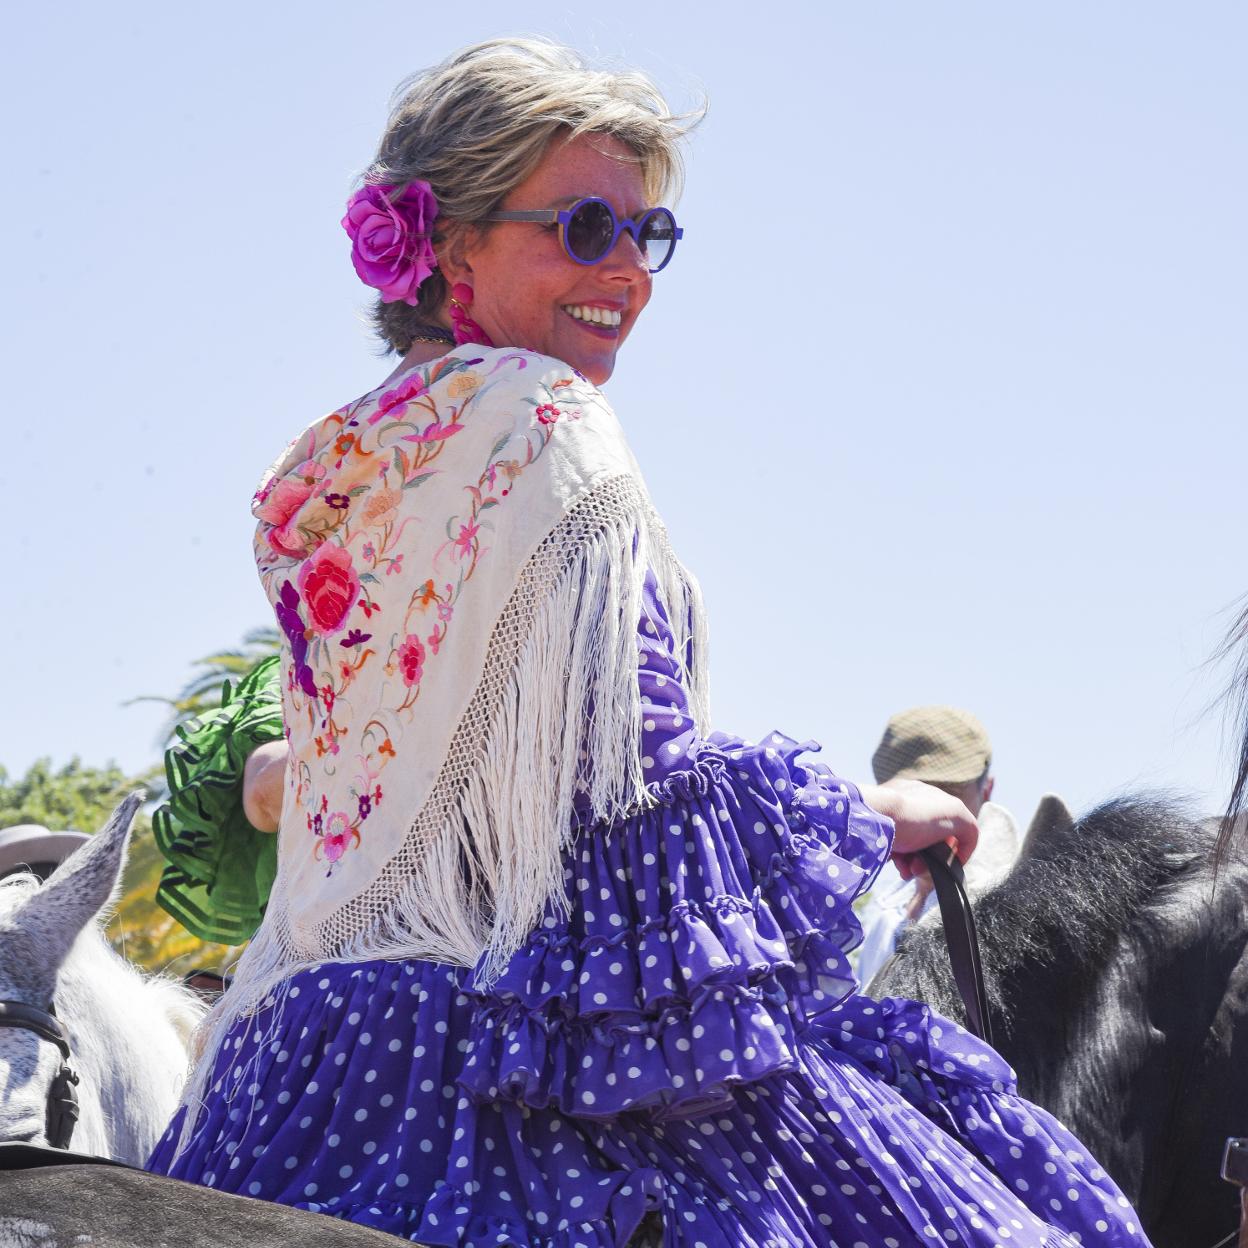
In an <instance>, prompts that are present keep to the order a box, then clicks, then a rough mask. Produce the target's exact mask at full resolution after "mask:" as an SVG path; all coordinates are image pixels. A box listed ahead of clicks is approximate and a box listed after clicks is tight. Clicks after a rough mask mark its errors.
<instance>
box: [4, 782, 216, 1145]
mask: <svg viewBox="0 0 1248 1248" xmlns="http://www.w3.org/2000/svg"><path fill="white" fill-rule="evenodd" d="M141 800H142V794H138V793H136V794H133V795H131V796H130V797H128V798H127V799H126V800H125V801H124V802H123V803H122V804H121V805H120V806H119V807H118V808H117V810H116V811H115V812H114V814H113V817H112V818H111V819H110V820H109V822H108V825H107V826H106V827H105V828H104V830H103V831H102V832H100V833H99V834H98V835H96V836H94V837H92V838H91V840H90V841H89V842H88V843H87V844H85V845H84V846H83V847H82V848H81V849H78V850H75V852H74V853H73V854H71V855H70V857H69V858H67V859H66V860H65V861H64V862H63V863H62V864H61V866H60V867H58V868H57V870H56V872H55V873H54V874H53V875H52V876H51V877H50V878H49V879H48V881H47V882H46V883H44V884H42V885H41V884H39V882H38V881H37V880H36V879H35V877H34V876H31V875H19V876H13V877H11V878H10V879H7V880H3V881H0V1000H3V1001H6V1002H18V1003H20V1004H21V1005H25V1006H31V1007H34V1008H35V1009H36V1010H45V1011H46V1010H47V1009H48V1007H49V1006H52V1012H53V1013H54V1014H55V1016H56V1018H57V1019H58V1020H59V1021H60V1023H61V1024H62V1026H63V1027H64V1028H65V1030H66V1031H67V1032H68V1035H69V1045H70V1057H69V1065H70V1067H71V1068H72V1069H73V1070H74V1071H75V1072H76V1073H77V1075H78V1077H79V1085H78V1100H79V1105H80V1115H81V1116H80V1119H79V1122H78V1125H77V1128H76V1129H75V1131H74V1133H73V1137H72V1141H71V1143H70V1147H71V1148H72V1149H73V1150H74V1151H75V1152H80V1153H94V1154H98V1155H100V1156H105V1157H113V1158H115V1159H116V1160H118V1161H124V1162H128V1163H130V1164H131V1165H142V1164H143V1162H144V1161H145V1160H146V1158H147V1155H148V1154H149V1153H150V1152H151V1150H152V1148H153V1147H154V1146H155V1144H156V1141H157V1140H158V1139H159V1138H160V1135H161V1133H162V1132H163V1131H164V1128H165V1126H166V1125H167V1123H168V1121H169V1119H170V1117H171V1116H172V1114H173V1111H174V1109H175V1108H176V1106H177V1102H178V1094H179V1092H180V1090H181V1087H182V1084H183V1081H184V1080H185V1078H186V1072H187V1065H188V1045H189V1042H190V1036H191V1032H192V1031H193V1030H194V1028H195V1026H196V1024H197V1023H198V1022H199V1020H200V1018H202V1016H203V1014H204V1010H205V1007H204V1006H203V1005H202V1004H201V1003H200V1002H199V1000H198V998H196V996H195V995H194V994H193V993H192V992H190V991H189V990H188V989H185V988H183V987H182V986H181V985H180V984H178V983H176V982H175V981H173V980H169V979H162V978H160V977H157V976H149V975H144V974H143V973H141V972H140V971H139V970H137V969H136V968H135V967H133V966H131V965H130V963H128V962H126V961H125V960H124V959H123V958H120V957H119V956H118V955H117V954H116V953H114V952H113V950H112V949H111V948H110V947H109V945H108V943H107V941H106V940H105V939H104V934H103V930H102V924H101V920H100V912H101V911H102V910H104V909H105V908H106V907H107V905H108V903H109V902H110V901H111V900H112V899H113V897H114V896H115V894H116V892H117V889H118V885H119V882H120V879H121V870H122V866H123V865H124V863H125V858H126V845H127V841H128V839H129V834H130V823H131V821H132V820H133V818H134V813H135V811H136V810H137V809H138V807H139V804H140V802H141ZM61 1066H62V1058H61V1053H60V1051H59V1050H58V1048H57V1046H56V1044H55V1043H53V1042H52V1041H51V1040H49V1039H47V1038H45V1037H44V1036H42V1035H40V1034H38V1033H37V1032H35V1031H31V1030H26V1029H23V1028H19V1027H10V1026H0V1140H5V1141H10V1140H12V1141H28V1142H33V1143H44V1142H46V1135H45V1133H46V1129H47V1122H48V1096H49V1091H50V1090H51V1089H52V1086H53V1083H54V1080H55V1079H56V1076H57V1074H58V1072H59V1071H60V1069H61Z"/></svg>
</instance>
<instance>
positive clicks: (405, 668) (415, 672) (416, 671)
mask: <svg viewBox="0 0 1248 1248" xmlns="http://www.w3.org/2000/svg"><path fill="white" fill-rule="evenodd" d="M398 660H399V670H400V671H401V672H402V673H403V683H404V684H405V685H416V684H419V683H420V678H421V675H422V674H423V672H424V670H425V647H424V645H423V644H422V643H421V640H420V638H419V637H417V636H415V634H412V633H409V634H408V635H407V636H406V637H404V638H403V642H402V644H401V645H400V646H399V649H398Z"/></svg>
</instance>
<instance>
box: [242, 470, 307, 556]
mask: <svg viewBox="0 0 1248 1248" xmlns="http://www.w3.org/2000/svg"><path fill="white" fill-rule="evenodd" d="M312 490H313V483H312V482H309V481H308V480H306V479H291V478H289V477H283V478H282V480H280V481H277V482H274V483H273V485H272V486H271V487H270V488H269V490H268V491H267V493H266V494H265V495H264V500H263V501H262V502H261V503H259V504H258V505H257V506H256V508H255V514H256V518H257V519H258V520H264V521H265V522H267V523H268V524H271V525H272V526H273V527H272V528H271V529H270V530H269V531H268V533H267V534H266V535H265V540H266V541H267V542H268V544H269V545H270V546H271V547H272V548H273V549H274V550H275V551H277V553H278V554H279V555H302V554H306V553H307V549H308V541H307V538H305V537H304V536H303V534H302V533H300V532H299V526H298V523H297V522H298V518H299V509H300V508H301V507H302V506H303V505H304V503H306V502H307V501H308V499H309V498H311V496H312Z"/></svg>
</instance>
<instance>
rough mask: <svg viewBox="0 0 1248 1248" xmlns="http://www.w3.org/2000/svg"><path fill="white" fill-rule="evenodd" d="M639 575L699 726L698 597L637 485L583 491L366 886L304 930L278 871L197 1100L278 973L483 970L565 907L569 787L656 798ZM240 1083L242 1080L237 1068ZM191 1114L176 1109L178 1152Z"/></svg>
mask: <svg viewBox="0 0 1248 1248" xmlns="http://www.w3.org/2000/svg"><path fill="white" fill-rule="evenodd" d="M647 571H649V572H651V573H653V575H654V576H655V578H656V581H657V583H658V589H659V594H660V596H661V599H662V601H663V603H664V605H665V606H666V608H667V611H668V614H669V617H670V622H671V627H672V632H673V635H674V639H675V643H676V654H677V657H678V660H679V661H680V663H681V665H682V669H683V670H682V681H683V683H684V685H685V688H686V692H687V693H688V695H689V698H690V701H691V709H692V712H693V715H694V719H695V723H696V724H697V726H698V728H699V729H700V731H701V732H702V733H705V732H706V731H707V730H708V723H707V718H708V708H707V679H706V670H707V656H706V650H707V644H706V619H705V612H704V608H703V605H702V599H701V595H700V593H699V591H698V588H697V584H696V582H694V580H693V579H692V577H690V576H689V574H688V573H687V572H685V570H684V569H683V568H682V567H681V566H680V564H679V563H678V562H677V561H676V559H675V557H674V556H673V554H672V552H671V549H670V547H669V546H668V543H667V535H666V532H665V531H664V529H663V526H662V523H661V521H660V520H659V519H658V516H657V514H656V513H655V512H654V510H653V508H652V507H651V506H650V505H649V503H648V500H646V498H645V495H644V493H643V492H642V489H641V487H640V485H639V483H638V482H637V481H636V480H635V479H633V478H631V477H619V478H612V479H611V480H609V481H607V482H604V483H603V484H602V485H599V486H597V487H595V489H594V490H592V491H590V492H588V493H587V494H586V495H585V496H583V498H582V499H581V500H579V501H578V503H577V506H576V507H575V508H573V510H572V511H571V512H569V513H568V515H567V516H565V518H564V520H563V521H561V523H560V524H559V525H558V526H556V528H555V529H554V530H553V531H552V532H551V533H550V534H549V535H548V536H547V537H546V538H545V539H544V540H543V542H542V544H541V545H540V546H539V548H538V550H537V551H536V552H535V554H534V555H533V557H532V558H531V559H530V560H529V562H528V564H527V565H526V568H525V570H524V572H523V574H522V576H521V579H520V583H519V584H518V586H517V588H516V591H515V593H514V594H513V596H512V598H511V600H510V601H509V603H508V604H507V607H506V608H505V609H504V611H503V612H502V614H501V615H500V617H499V620H498V622H497V624H496V626H495V628H494V631H493V633H492V635H491V640H490V646H489V652H488V655H487V659H486V664H485V668H484V671H483V673H482V677H481V681H480V684H479V686H478V688H477V690H476V693H475V694H474V697H473V700H472V702H471V703H470V705H469V708H468V710H467V711H466V712H465V715H464V717H463V719H462V720H461V723H460V725H459V728H458V729H457V731H456V735H455V737H454V739H453V741H452V745H451V749H450V751H449V752H448V755H447V758H446V760H445V761H444V765H443V768H442V772H441V774H440V775H439V778H438V781H437V782H436V783H435V785H434V788H433V791H432V793H431V794H430V798H429V800H428V801H427V802H426V803H425V805H424V807H423V809H422V810H421V812H420V813H419V815H418V816H417V818H416V820H415V821H414V823H413V826H412V829H411V832H410V834H409V836H408V837H407V839H406V841H405V842H404V845H403V847H402V849H401V850H400V852H399V853H398V854H396V855H395V856H394V858H392V859H391V861H390V862H388V863H386V864H385V865H384V867H383V868H382V869H381V871H380V872H379V874H378V876H377V878H376V879H375V880H374V882H373V883H372V884H371V885H370V886H369V887H368V888H367V889H365V890H364V891H363V892H362V893H361V894H359V895H358V896H357V897H355V898H353V899H352V900H351V901H350V902H348V903H347V904H346V905H345V906H343V907H341V908H340V909H339V910H338V911H337V912H336V913H335V914H333V915H331V916H330V917H329V919H327V920H325V921H324V922H323V923H322V924H320V926H319V927H317V928H316V929H314V932H313V933H312V934H311V938H310V939H309V937H308V936H305V935H303V934H302V933H300V934H298V935H296V933H294V931H293V930H292V927H291V924H290V919H289V914H288V912H287V908H286V903H285V898H284V896H283V893H282V887H281V883H280V878H279V884H278V886H277V887H276V888H275V890H274V896H273V897H272V898H271V900H270V903H269V912H268V916H267V918H266V920H265V923H264V925H263V927H262V928H261V930H260V932H259V933H257V935H256V937H255V939H254V940H253V941H252V943H251V945H250V946H249V948H248V949H247V950H246V951H245V953H244V954H243V956H242V958H241V959H240V961H239V963H238V966H237V975H236V977H235V981H234V984H233V986H232V987H231V989H230V991H229V993H228V994H227V995H226V997H225V999H224V1000H223V1001H222V1002H221V1004H220V1005H219V1006H218V1007H217V1009H216V1010H215V1011H214V1013H213V1015H212V1016H211V1017H210V1018H209V1020H208V1021H207V1023H206V1024H205V1029H204V1033H203V1037H202V1046H201V1057H200V1060H199V1063H198V1065H197V1068H196V1071H195V1074H194V1076H193V1078H192V1081H191V1083H190V1085H189V1086H188V1089H187V1094H186V1101H187V1103H188V1105H192V1106H199V1105H200V1104H202V1101H203V1099H204V1096H205V1094H206V1092H207V1086H206V1084H207V1078H208V1072H209V1071H210V1070H211V1068H212V1063H213V1061H214V1059H215V1056H216V1053H217V1051H218V1049H219V1047H220V1044H221V1042H222V1040H223V1039H224V1037H225V1035H226V1033H227V1032H228V1031H229V1029H230V1028H231V1027H232V1026H233V1025H234V1023H235V1022H236V1021H237V1020H238V1019H239V1018H241V1017H243V1016H245V1015H250V1014H254V1013H255V1012H256V1011H257V1010H258V1009H260V1008H262V1007H264V1006H265V1005H267V1004H273V1005H275V1006H276V1007H277V1008H276V1009H275V1012H274V1015H273V1020H272V1025H271V1027H270V1028H269V1030H270V1031H274V1030H276V1029H277V1028H278V1026H279V1022H280V1015H281V1008H280V1007H281V1000H282V998H284V992H283V990H282V988H283V983H284V981H286V980H288V979H289V978H290V977H291V976H292V975H294V974H295V973H297V972H298V971H300V970H304V969H307V968H310V967H314V966H318V965H321V964H324V963H325V962H331V961H333V962H356V961H364V960H369V959H407V958H416V959H422V960H428V961H437V962H446V963H450V964H453V965H460V966H475V965H477V964H478V963H480V966H479V976H480V979H481V980H482V981H483V982H486V983H488V982H490V981H492V980H493V979H494V978H496V977H497V976H498V975H499V974H500V973H501V972H502V970H503V969H504V968H505V967H506V965H507V963H508V961H509V960H510V958H511V957H512V956H513V955H514V954H515V952H516V951H517V950H518V949H519V948H520V946H521V945H522V944H523V942H524V940H525V939H526V938H527V936H528V935H529V933H530V932H531V931H532V930H533V928H534V927H536V926H537V924H538V922H539V921H540V919H541V916H542V913H543V911H544V910H545V909H546V907H547V905H548V904H550V903H552V902H553V903H554V904H555V906H556V907H557V908H558V909H560V910H562V911H564V912H566V910H567V907H568V904H569V898H568V897H567V895H566V890H565V885H564V873H563V855H564V853H565V851H566V850H567V848H568V847H569V845H570V844H571V841H572V837H573V834H574V830H575V825H574V819H575V804H576V803H577V801H578V798H579V799H580V801H581V803H582V808H583V809H586V810H587V811H588V814H589V817H590V818H591V819H592V821H593V822H595V823H597V822H604V823H614V822H617V821H618V820H620V819H623V818H625V817H627V816H629V815H631V814H634V813H636V812H637V811H638V810H640V809H642V808H644V807H645V806H647V805H649V804H651V803H652V801H653V798H652V797H651V796H650V795H648V794H647V792H646V788H645V781H644V776H643V773H642V766H641V719H642V710H641V696H640V690H639V686H638V678H637V636H638V626H639V623H640V617H641V604H642V594H643V589H644V584H645V578H646V574H647ZM244 1082H245V1081H244ZM197 1117H198V1114H197V1113H196V1114H191V1113H189V1112H188V1115H187V1123H186V1125H185V1127H184V1129H183V1133H182V1137H181V1139H180V1141H179V1145H178V1148H179V1151H180V1150H181V1149H183V1148H185V1146H186V1144H187V1142H188V1141H189V1139H190V1138H191V1136H192V1134H193V1128H194V1121H193V1120H194V1119H195V1118H197Z"/></svg>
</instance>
